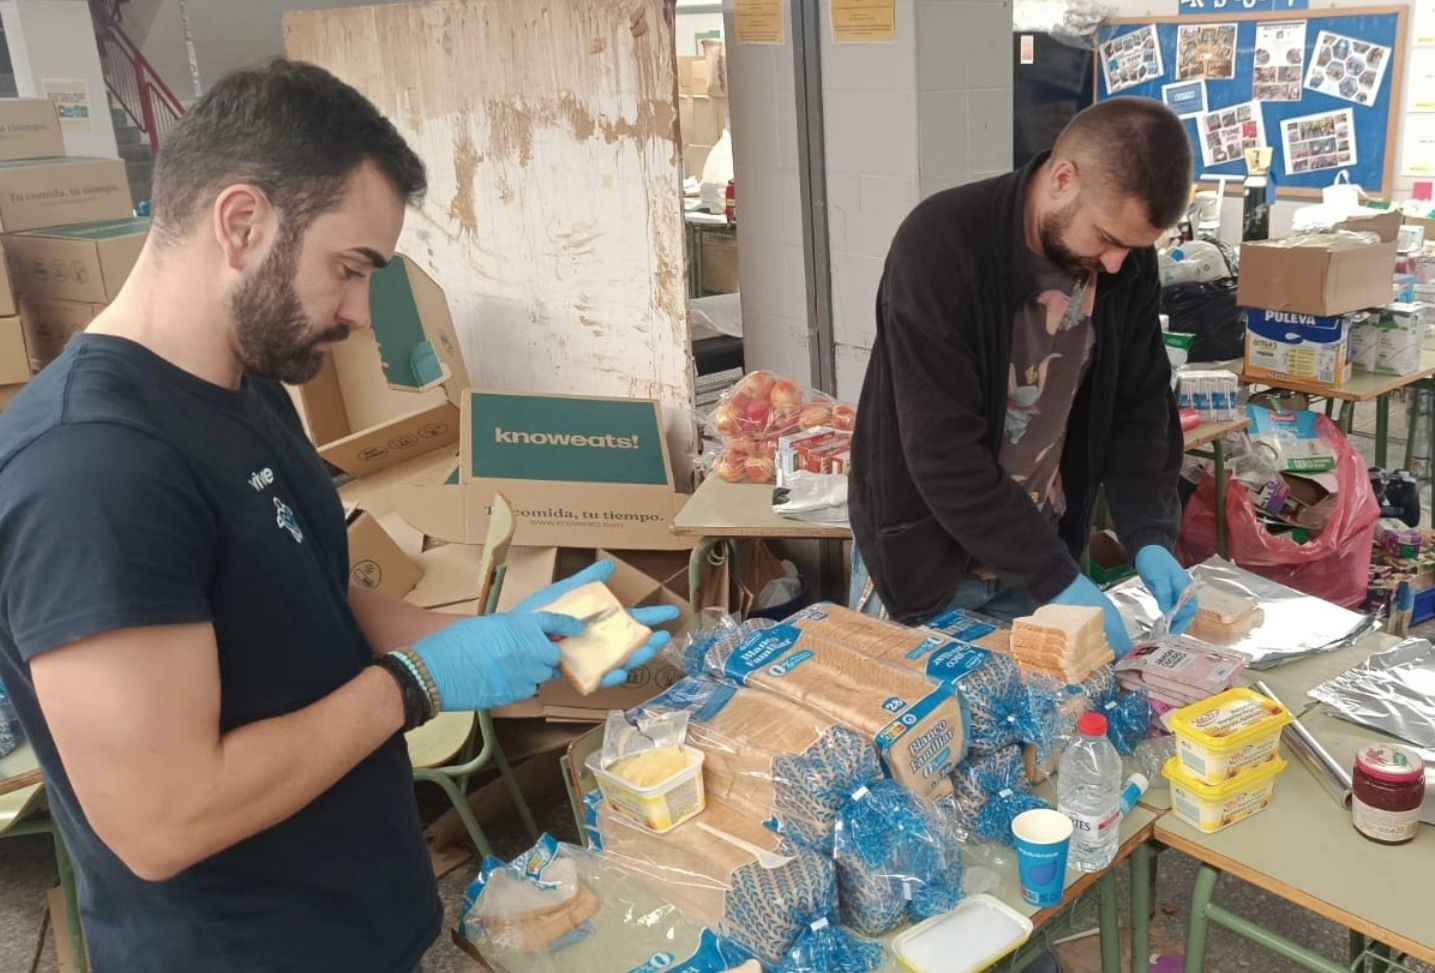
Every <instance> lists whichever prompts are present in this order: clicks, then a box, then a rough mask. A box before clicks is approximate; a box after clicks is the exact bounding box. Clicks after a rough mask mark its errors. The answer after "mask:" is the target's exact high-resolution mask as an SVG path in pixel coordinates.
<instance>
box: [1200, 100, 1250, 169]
mask: <svg viewBox="0 0 1435 973" xmlns="http://www.w3.org/2000/svg"><path fill="white" fill-rule="evenodd" d="M1196 131H1197V132H1199V133H1200V135H1201V161H1202V162H1203V163H1205V164H1206V165H1208V166H1219V165H1224V164H1226V163H1227V162H1241V161H1243V160H1244V159H1245V157H1246V149H1263V148H1265V147H1266V128H1265V122H1264V121H1263V120H1262V118H1261V106H1260V103H1259V102H1255V101H1248V102H1246V103H1245V104H1242V105H1232V106H1230V107H1229V108H1221V109H1218V110H1216V111H1212V112H1206V113H1205V114H1203V115H1197V116H1196Z"/></svg>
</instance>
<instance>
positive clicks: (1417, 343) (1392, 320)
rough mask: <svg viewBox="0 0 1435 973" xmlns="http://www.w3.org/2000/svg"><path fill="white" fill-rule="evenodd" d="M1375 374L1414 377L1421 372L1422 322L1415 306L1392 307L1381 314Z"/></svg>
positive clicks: (1423, 336) (1423, 329) (1423, 333)
mask: <svg viewBox="0 0 1435 973" xmlns="http://www.w3.org/2000/svg"><path fill="white" fill-rule="evenodd" d="M1375 327H1376V328H1377V329H1378V331H1379V334H1378V337H1377V340H1376V350H1375V368H1374V371H1375V372H1377V373H1379V374H1381V375H1402V376H1403V375H1413V374H1415V373H1416V372H1418V371H1420V358H1421V354H1422V352H1423V351H1424V350H1425V349H1424V341H1425V322H1424V318H1423V316H1422V315H1421V309H1420V305H1418V304H1391V305H1389V306H1387V307H1385V308H1382V309H1381V311H1380V318H1379V322H1378V323H1377V324H1376V325H1375Z"/></svg>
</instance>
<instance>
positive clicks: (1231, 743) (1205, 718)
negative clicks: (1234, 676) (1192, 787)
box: [1171, 689, 1291, 784]
mask: <svg viewBox="0 0 1435 973" xmlns="http://www.w3.org/2000/svg"><path fill="white" fill-rule="evenodd" d="M1290 722H1291V715H1290V713H1289V712H1287V710H1286V708H1285V707H1284V706H1282V705H1281V704H1280V703H1277V702H1276V701H1275V700H1273V699H1268V698H1266V697H1265V696H1262V695H1261V694H1260V693H1257V692H1252V691H1251V690H1249V689H1228V690H1226V691H1225V692H1223V693H1221V694H1219V695H1217V696H1212V697H1211V698H1210V699H1205V700H1202V701H1201V702H1199V703H1193V704H1191V705H1190V706H1186V707H1184V708H1182V709H1178V710H1177V711H1176V712H1175V713H1172V714H1171V731H1172V732H1173V733H1175V734H1176V757H1177V759H1178V760H1179V761H1180V765H1181V770H1182V772H1183V773H1184V774H1185V775H1186V776H1187V777H1189V778H1190V779H1192V780H1195V781H1199V782H1201V783H1205V784H1220V783H1223V782H1225V781H1227V780H1229V779H1231V778H1232V777H1235V776H1236V775H1237V774H1240V773H1242V772H1245V771H1250V770H1254V769H1256V768H1259V767H1261V766H1262V765H1264V764H1268V763H1271V762H1273V761H1275V760H1278V759H1279V758H1280V742H1281V729H1282V728H1283V727H1284V726H1285V725H1286V724H1287V723H1290Z"/></svg>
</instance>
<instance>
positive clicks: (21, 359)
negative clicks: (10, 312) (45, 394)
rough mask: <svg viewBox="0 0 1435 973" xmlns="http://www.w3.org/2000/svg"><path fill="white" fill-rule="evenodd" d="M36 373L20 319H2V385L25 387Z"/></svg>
mask: <svg viewBox="0 0 1435 973" xmlns="http://www.w3.org/2000/svg"><path fill="white" fill-rule="evenodd" d="M34 371H35V369H34V367H33V366H32V365H31V362H30V350H29V349H28V348H27V347H26V346H25V330H24V328H23V326H22V325H21V324H20V319H19V318H17V317H9V318H0V385H23V384H24V383H25V382H28V381H30V376H31V375H32V374H34Z"/></svg>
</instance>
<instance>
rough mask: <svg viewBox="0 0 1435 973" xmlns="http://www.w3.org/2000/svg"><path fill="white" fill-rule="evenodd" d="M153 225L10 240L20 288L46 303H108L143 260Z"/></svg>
mask: <svg viewBox="0 0 1435 973" xmlns="http://www.w3.org/2000/svg"><path fill="white" fill-rule="evenodd" d="M148 236H149V220H147V219H128V220H110V221H106V222H103V223H80V224H77V225H75V226H57V227H49V228H47V229H43V230H27V231H25V232H24V233H11V234H9V235H7V236H6V237H5V255H6V256H7V257H8V258H9V262H10V264H11V265H12V266H13V271H12V273H13V275H14V282H15V286H16V287H17V288H19V289H20V290H21V291H23V292H24V293H25V295H26V296H27V297H32V298H36V299H39V300H47V301H83V302H85V303H89V304H108V303H110V301H112V300H114V299H115V296H116V295H117V294H119V292H120V288H121V287H122V286H124V282H125V280H126V278H128V277H129V275H130V270H131V268H133V267H134V265H135V261H136V260H137V259H139V255H140V250H141V249H143V247H144V242H145V238H146V237H148Z"/></svg>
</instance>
